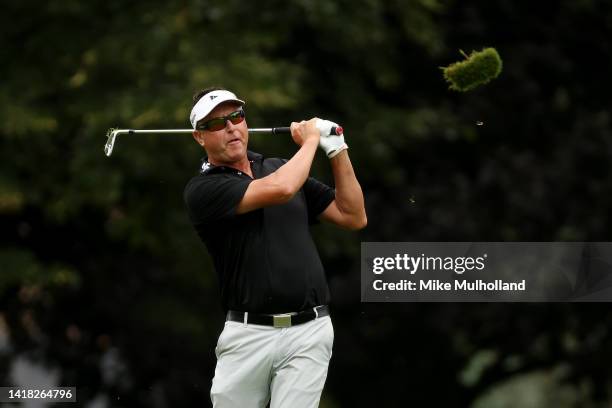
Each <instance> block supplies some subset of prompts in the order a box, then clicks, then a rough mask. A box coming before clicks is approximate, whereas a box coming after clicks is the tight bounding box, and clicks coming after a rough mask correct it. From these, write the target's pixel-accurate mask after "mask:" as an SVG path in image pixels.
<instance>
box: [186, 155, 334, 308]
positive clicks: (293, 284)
mask: <svg viewBox="0 0 612 408" xmlns="http://www.w3.org/2000/svg"><path fill="white" fill-rule="evenodd" d="M248 158H249V161H250V163H251V170H252V172H253V176H254V178H256V179H257V178H262V177H265V176H267V175H268V174H271V173H272V172H274V171H275V170H277V169H278V168H279V167H281V166H282V165H283V164H284V163H285V162H286V160H283V159H276V158H270V159H268V158H264V157H263V156H262V155H260V154H258V153H253V152H248ZM252 181H253V179H251V177H249V176H248V175H246V174H244V173H242V172H240V171H238V170H236V169H234V168H231V167H223V166H212V165H210V164H209V163H207V162H206V161H205V162H204V164H203V166H202V170H201V172H200V174H199V175H197V176H195V177H193V178H192V179H191V180H190V181H189V183H188V184H187V186H186V187H185V193H184V198H185V203H186V204H187V209H188V212H189V217H190V219H191V222H192V224H193V225H194V227H195V229H196V230H197V232H198V234H199V236H200V238H201V239H202V241H203V242H204V244H206V247H207V249H208V252H209V253H210V255H211V257H212V259H213V263H214V265H215V269H216V271H217V274H218V275H219V283H220V286H221V299H222V303H223V307H224V309H225V310H226V311H227V310H237V311H245V312H251V313H285V312H298V311H301V310H305V309H307V308H311V307H314V306H317V305H322V304H327V303H329V289H328V287H327V280H326V277H325V271H324V269H323V265H322V264H321V260H320V258H319V253H318V252H317V249H316V247H315V244H314V242H313V240H312V237H311V235H310V230H309V225H311V224H313V223H316V222H317V216H318V215H319V214H320V213H321V212H322V211H323V210H325V209H326V208H327V206H328V205H329V204H330V203H331V202H332V201H333V200H334V198H335V191H334V190H333V189H332V188H330V187H329V186H327V185H325V184H323V183H321V182H319V181H317V180H315V179H314V178H312V177H310V178H308V180H307V181H306V182H305V183H304V185H303V186H302V188H301V189H300V191H299V192H298V193H297V194H296V195H295V196H294V197H293V198H292V199H291V200H290V201H289V202H288V203H286V204H282V205H274V206H269V207H264V208H260V209H258V210H254V211H250V212H248V213H245V214H240V215H238V214H236V207H237V205H238V203H239V202H240V200H241V199H242V197H243V196H244V193H245V192H246V189H247V187H248V185H249V183H251V182H252Z"/></svg>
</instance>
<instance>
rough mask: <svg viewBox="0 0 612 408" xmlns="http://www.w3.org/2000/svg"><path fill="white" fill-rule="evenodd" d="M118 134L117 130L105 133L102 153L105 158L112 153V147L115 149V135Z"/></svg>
mask: <svg viewBox="0 0 612 408" xmlns="http://www.w3.org/2000/svg"><path fill="white" fill-rule="evenodd" d="M118 134H119V130H118V129H114V128H110V129H108V131H107V132H106V138H107V139H106V144H105V145H104V153H105V154H106V156H107V157H110V155H111V154H112V153H113V147H115V139H117V135H118Z"/></svg>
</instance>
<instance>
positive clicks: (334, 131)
mask: <svg viewBox="0 0 612 408" xmlns="http://www.w3.org/2000/svg"><path fill="white" fill-rule="evenodd" d="M192 132H193V129H114V128H110V129H108V132H106V137H107V140H106V144H105V145H104V153H105V154H106V156H107V157H110V155H111V154H112V153H113V148H114V147H115V141H116V139H117V136H119V135H124V134H128V135H135V134H158V133H159V134H162V133H171V134H177V133H185V134H191V133H192ZM249 133H272V134H273V135H278V134H290V133H291V129H290V128H288V127H273V128H251V129H249ZM342 133H343V130H342V127H340V126H338V127H335V126H334V127H332V128H331V132H330V134H331V135H341V134H342Z"/></svg>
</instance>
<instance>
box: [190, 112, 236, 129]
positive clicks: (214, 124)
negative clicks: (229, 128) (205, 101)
mask: <svg viewBox="0 0 612 408" xmlns="http://www.w3.org/2000/svg"><path fill="white" fill-rule="evenodd" d="M244 116H245V115H244V110H242V109H240V110H237V111H235V112H232V113H230V114H229V115H227V116H221V117H219V118H212V119H209V120H207V121H206V122H202V123H198V124H197V126H196V129H198V130H209V131H211V132H216V131H217V130H221V129H223V128H225V124H226V123H227V121H228V120H229V121H230V122H232V124H234V125H237V124H239V123H241V122H242V121H243V120H244Z"/></svg>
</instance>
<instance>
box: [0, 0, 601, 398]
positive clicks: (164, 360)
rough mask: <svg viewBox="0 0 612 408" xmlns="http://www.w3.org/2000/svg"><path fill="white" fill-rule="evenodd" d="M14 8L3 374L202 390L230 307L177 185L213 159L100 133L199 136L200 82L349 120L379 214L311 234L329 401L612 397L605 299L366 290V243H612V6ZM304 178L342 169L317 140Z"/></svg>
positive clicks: (420, 1) (0, 262)
mask: <svg viewBox="0 0 612 408" xmlns="http://www.w3.org/2000/svg"><path fill="white" fill-rule="evenodd" d="M3 5H4V7H3V11H2V13H1V15H0V27H1V28H0V30H1V32H2V35H1V36H0V53H1V54H2V55H1V56H2V58H1V60H2V63H1V64H0V78H2V80H1V81H0V160H1V163H2V165H1V167H0V168H1V169H2V171H1V173H0V231H1V235H0V385H5V386H8V385H14V384H22V385H35V382H36V381H49V382H50V383H56V384H58V385H66V386H68V385H75V386H77V387H78V398H79V401H80V402H79V404H78V405H79V406H89V407H182V406H207V404H209V402H208V401H209V397H208V391H209V388H210V382H211V379H212V376H213V372H214V365H215V357H214V346H215V343H216V340H217V336H218V334H219V332H220V330H221V327H222V322H223V314H222V311H221V308H220V306H219V298H218V289H217V281H216V276H215V274H214V271H213V270H212V267H211V263H210V259H209V257H208V255H207V254H206V251H205V249H204V247H203V245H202V244H201V243H200V242H199V240H198V238H197V236H196V234H195V232H194V231H193V230H192V228H191V226H190V225H189V223H188V220H187V216H186V212H185V209H184V205H183V202H182V190H183V187H184V185H185V183H186V181H187V180H188V179H189V178H190V177H191V175H193V174H195V172H196V170H197V167H198V163H199V159H200V157H201V156H202V155H203V152H202V150H201V149H200V148H199V146H198V145H197V144H196V143H195V142H194V141H193V139H192V138H191V137H190V136H164V135H159V136H121V137H119V139H118V142H117V144H116V150H115V152H114V154H113V156H112V157H111V158H106V157H105V156H104V154H103V151H102V147H103V145H104V142H105V132H106V130H107V129H108V128H109V127H133V128H185V127H188V125H189V124H188V112H189V110H190V108H191V95H192V93H193V92H194V91H195V90H198V89H200V88H203V87H206V86H210V85H222V86H225V87H227V88H229V89H232V90H234V91H235V92H236V93H237V94H238V95H239V96H240V97H242V98H244V99H246V100H247V106H246V110H247V117H248V122H249V125H250V126H251V127H259V126H284V125H288V124H289V123H290V121H292V120H302V119H307V118H310V117H312V116H315V115H318V116H320V117H324V118H329V119H332V120H334V121H336V122H339V123H341V124H342V125H343V126H344V128H345V132H346V139H347V142H348V144H349V145H350V150H349V152H350V156H351V159H352V161H353V164H354V167H355V169H356V172H357V176H358V178H359V180H360V182H361V185H362V187H363V190H364V192H365V199H366V207H367V212H368V218H369V224H368V226H367V228H366V229H364V230H362V231H360V232H358V233H354V232H345V231H339V230H337V229H335V228H333V227H331V226H328V225H320V226H317V227H315V228H314V230H313V234H314V236H315V238H316V241H317V244H318V247H319V249H320V253H321V256H322V259H323V262H324V265H325V266H326V269H327V271H328V276H329V282H330V288H331V291H332V296H333V303H332V310H333V320H334V325H335V331H336V339H335V346H334V355H333V358H332V361H331V366H330V372H329V376H328V380H327V385H326V389H325V391H324V395H323V399H322V402H321V406H322V407H326V408H330V407H362V406H363V407H369V406H381V407H404V406H456V407H463V406H466V407H467V406H470V407H476V408H480V407H511V406H512V407H514V406H522V407H603V406H609V405H610V404H611V403H612V376H611V375H610V368H609V366H610V361H612V348H611V347H610V340H611V334H610V323H611V322H612V313H611V310H610V307H609V305H608V304H604V303H602V304H563V303H557V304H544V303H542V304H361V303H360V299H359V295H360V281H359V254H360V242H362V241H610V240H611V239H610V231H611V230H612V229H611V227H612V223H611V221H610V217H609V215H608V214H609V209H610V208H611V204H612V175H611V173H610V170H609V168H610V161H609V157H610V156H611V154H612V134H611V113H610V107H611V106H610V102H609V89H610V85H611V84H610V80H609V78H610V68H611V67H610V61H611V58H612V43H611V41H610V38H612V3H610V2H606V1H590V0H566V1H555V2H553V1H539V2H531V1H510V0H495V1H488V2H484V1H458V0H455V1H436V0H412V1H399V0H395V1H393V0H386V1H383V0H381V1H376V0H370V1H366V0H362V1H348V0H343V1H333V2H332V1H322V0H321V1H308V0H300V1H292V2H287V1H272V0H270V1H261V2H247V1H244V0H226V1H224V2H214V1H205V0H183V1H179V0H172V1H157V0H154V1H148V2H125V1H118V0H104V1H100V0H92V1H87V2H83V1H77V0H65V1H50V2H41V1H29V0H25V1H16V0H12V1H8V2H4V3H3ZM486 46H494V47H496V48H497V50H498V51H499V53H500V55H501V57H502V59H503V61H504V68H503V72H502V74H501V76H500V77H499V78H498V79H496V80H494V81H493V82H491V83H490V84H488V85H485V86H483V87H480V88H478V89H476V90H474V91H472V92H470V93H465V94H460V93H456V92H452V91H449V90H448V86H447V84H446V83H445V82H444V80H443V78H442V75H441V71H440V69H439V67H440V66H445V65H448V64H450V63H452V62H454V61H457V60H459V59H461V58H462V57H461V55H460V53H459V50H460V49H461V50H464V51H466V52H470V51H472V50H480V49H482V48H483V47H486ZM480 122H482V123H481V124H479V123H480ZM251 148H252V149H253V150H257V151H260V152H263V153H265V154H266V155H268V156H280V157H289V156H291V155H292V154H293V152H295V151H296V147H295V145H293V143H292V142H291V140H290V138H288V137H273V136H265V135H258V136H252V138H251ZM312 173H313V174H314V175H315V176H317V177H318V178H320V179H322V180H325V181H327V182H331V174H330V169H329V164H328V160H327V159H326V158H325V156H324V155H323V154H322V153H321V152H319V153H317V158H316V160H315V164H314V166H313V170H312ZM19 373H21V374H19ZM36 373H38V374H36ZM35 374H36V375H37V376H40V377H42V380H40V379H39V380H35V378H38V377H36V376H35ZM45 378H46V380H45Z"/></svg>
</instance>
